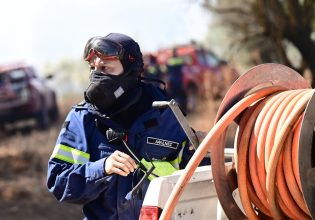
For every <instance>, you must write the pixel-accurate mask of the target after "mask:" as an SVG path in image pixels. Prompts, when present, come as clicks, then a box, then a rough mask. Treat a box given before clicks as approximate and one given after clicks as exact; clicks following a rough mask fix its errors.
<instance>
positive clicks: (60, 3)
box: [0, 0, 210, 68]
mask: <svg viewBox="0 0 315 220" xmlns="http://www.w3.org/2000/svg"><path fill="white" fill-rule="evenodd" d="M200 2H201V1H200V0H0V4H1V5H0V27H1V31H0V33H1V34H0V63H5V62H12V61H17V60H21V61H25V62H27V63H30V64H33V65H35V66H36V67H37V68H42V66H44V65H45V63H47V62H48V63H57V62H58V61H60V60H61V59H64V58H71V59H77V58H78V59H79V58H81V56H82V52H83V48H84V45H85V43H86V41H87V40H88V39H89V38H91V37H92V36H104V35H107V34H108V33H111V32H120V33H125V34H127V35H129V36H131V37H133V38H134V39H135V40H136V41H137V42H138V43H139V44H140V48H141V49H142V51H145V52H150V51H155V50H157V49H158V48H160V47H168V46H172V45H174V44H180V43H187V42H189V41H190V40H192V39H194V40H197V41H202V40H203V39H204V38H205V36H206V34H207V32H208V24H209V22H210V16H209V14H208V13H206V12H205V11H204V10H203V9H202V8H201V6H200Z"/></svg>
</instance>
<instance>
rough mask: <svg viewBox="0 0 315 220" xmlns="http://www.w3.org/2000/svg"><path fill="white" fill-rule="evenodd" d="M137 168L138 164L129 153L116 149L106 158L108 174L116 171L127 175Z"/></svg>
mask: <svg viewBox="0 0 315 220" xmlns="http://www.w3.org/2000/svg"><path fill="white" fill-rule="evenodd" d="M136 168H137V164H136V162H135V161H134V159H132V158H131V157H130V156H129V155H128V154H125V153H124V152H121V151H118V150H116V151H115V152H114V153H112V154H111V155H110V156H109V157H108V158H107V159H106V160H105V172H106V174H113V173H116V174H118V175H121V176H127V175H128V174H129V173H130V172H133V171H134V170H135V169H136Z"/></svg>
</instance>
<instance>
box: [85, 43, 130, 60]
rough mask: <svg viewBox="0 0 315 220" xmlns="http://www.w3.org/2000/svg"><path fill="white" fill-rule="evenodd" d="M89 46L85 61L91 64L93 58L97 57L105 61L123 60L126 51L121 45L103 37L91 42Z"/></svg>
mask: <svg viewBox="0 0 315 220" xmlns="http://www.w3.org/2000/svg"><path fill="white" fill-rule="evenodd" d="M89 44H90V45H87V47H88V50H86V51H85V54H84V60H85V61H88V62H89V61H90V60H91V59H92V57H93V56H97V57H99V58H101V59H105V60H111V59H119V60H121V59H122V58H123V55H124V49H123V46H122V45H121V44H119V43H116V42H114V41H111V40H108V39H104V38H102V37H95V38H94V39H92V40H91V41H90V42H89Z"/></svg>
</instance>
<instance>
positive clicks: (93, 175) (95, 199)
mask: <svg viewBox="0 0 315 220" xmlns="http://www.w3.org/2000/svg"><path fill="white" fill-rule="evenodd" d="M84 59H85V60H86V61H87V62H88V63H89V65H90V75H89V77H90V84H89V86H88V87H87V88H86V90H85V91H84V98H85V100H84V101H83V102H82V103H79V104H78V105H76V106H74V107H73V108H72V109H71V110H70V112H69V113H68V116H67V117H66V119H65V122H64V125H63V127H62V129H61V131H60V134H59V136H58V139H57V141H56V145H55V148H54V151H53V153H52V155H51V157H50V159H49V162H48V173H47V186H48V189H49V191H50V192H51V193H52V194H53V195H54V196H55V197H56V198H57V199H58V200H59V201H61V202H70V203H76V204H82V205H83V213H84V215H85V219H89V220H98V219H102V220H105V219H131V220H132V219H138V218H139V213H140V208H141V205H142V202H143V198H144V195H145V192H146V190H147V187H148V184H149V182H150V180H152V179H153V178H155V177H157V176H163V175H169V174H171V173H172V172H174V171H175V170H177V169H180V168H183V167H184V166H185V165H186V164H187V162H188V160H189V159H190V158H191V156H192V154H193V152H194V150H193V149H191V148H190V147H189V146H190V144H189V142H188V140H187V137H186V135H185V133H184V132H183V130H182V129H181V127H180V125H179V124H178V122H177V120H176V119H175V116H174V115H173V114H172V112H171V110H170V109H167V108H166V109H163V110H161V109H155V108H153V107H152V102H153V101H166V100H168V98H167V95H166V94H165V92H164V91H163V90H161V89H160V88H158V87H154V86H153V85H152V84H148V83H144V82H141V81H140V74H141V73H142V71H143V59H142V54H141V51H140V48H139V45H138V44H137V43H136V42H135V41H134V40H133V39H132V38H130V37H129V36H126V35H124V34H118V33H111V34H109V35H107V36H105V37H93V38H91V39H90V40H88V42H87V43H86V46H85V49H84Z"/></svg>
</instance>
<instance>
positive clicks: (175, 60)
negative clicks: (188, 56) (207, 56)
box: [167, 48, 187, 111]
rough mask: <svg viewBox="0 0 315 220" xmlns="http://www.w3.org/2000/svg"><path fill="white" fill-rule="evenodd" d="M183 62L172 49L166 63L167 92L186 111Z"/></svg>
mask: <svg viewBox="0 0 315 220" xmlns="http://www.w3.org/2000/svg"><path fill="white" fill-rule="evenodd" d="M183 67H184V60H183V59H182V58H181V57H179V56H178V55H177V51H176V48H174V49H173V53H172V57H170V58H169V59H168V61H167V72H168V85H169V88H168V92H169V94H170V96H171V97H172V98H174V99H175V100H176V102H178V104H179V105H180V107H181V108H182V109H183V110H184V111H186V105H187V95H186V92H185V89H184V85H183Z"/></svg>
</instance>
